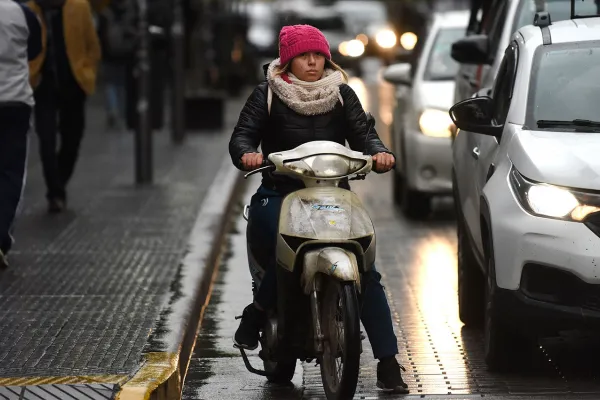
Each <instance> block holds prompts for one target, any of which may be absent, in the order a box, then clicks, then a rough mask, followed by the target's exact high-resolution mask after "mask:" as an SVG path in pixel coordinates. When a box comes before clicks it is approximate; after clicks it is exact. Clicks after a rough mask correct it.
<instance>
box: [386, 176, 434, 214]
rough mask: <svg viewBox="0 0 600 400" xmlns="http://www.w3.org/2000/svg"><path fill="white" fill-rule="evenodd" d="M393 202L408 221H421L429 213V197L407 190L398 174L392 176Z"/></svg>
mask: <svg viewBox="0 0 600 400" xmlns="http://www.w3.org/2000/svg"><path fill="white" fill-rule="evenodd" d="M394 200H395V201H396V203H397V204H399V205H400V209H401V210H402V213H403V214H404V216H406V217H407V218H409V219H413V220H419V219H423V218H425V217H427V216H428V215H429V214H430V213H431V197H430V196H429V195H428V194H426V193H422V192H418V191H416V190H411V189H409V188H408V184H407V183H406V179H405V178H404V177H403V176H402V175H400V174H394Z"/></svg>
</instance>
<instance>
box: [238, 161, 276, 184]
mask: <svg viewBox="0 0 600 400" xmlns="http://www.w3.org/2000/svg"><path fill="white" fill-rule="evenodd" d="M274 168H275V164H273V162H272V161H271V160H269V159H267V158H265V159H263V162H262V166H261V167H260V168H256V169H255V170H253V171H250V172H248V173H247V174H246V175H244V179H248V177H249V176H251V175H254V174H258V173H259V172H263V171H266V170H269V169H274Z"/></svg>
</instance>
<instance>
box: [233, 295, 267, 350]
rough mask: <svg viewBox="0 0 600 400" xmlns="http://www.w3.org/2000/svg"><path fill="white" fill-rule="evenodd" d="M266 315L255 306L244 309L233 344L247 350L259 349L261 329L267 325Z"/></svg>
mask: <svg viewBox="0 0 600 400" xmlns="http://www.w3.org/2000/svg"><path fill="white" fill-rule="evenodd" d="M265 318H266V315H265V313H264V312H263V311H260V310H259V309H257V308H256V307H255V306H254V304H250V305H249V306H247V307H246V308H244V312H243V313H242V316H241V319H242V322H240V326H239V327H238V329H237V331H235V336H234V337H233V342H234V343H235V344H236V345H237V346H238V347H242V348H244V349H246V350H254V349H256V348H257V347H258V335H259V332H260V328H261V327H262V326H263V324H264V323H265Z"/></svg>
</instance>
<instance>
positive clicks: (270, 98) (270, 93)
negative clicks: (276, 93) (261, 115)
mask: <svg viewBox="0 0 600 400" xmlns="http://www.w3.org/2000/svg"><path fill="white" fill-rule="evenodd" d="M271 103H273V91H272V90H271V86H268V85H267V110H269V115H271Z"/></svg>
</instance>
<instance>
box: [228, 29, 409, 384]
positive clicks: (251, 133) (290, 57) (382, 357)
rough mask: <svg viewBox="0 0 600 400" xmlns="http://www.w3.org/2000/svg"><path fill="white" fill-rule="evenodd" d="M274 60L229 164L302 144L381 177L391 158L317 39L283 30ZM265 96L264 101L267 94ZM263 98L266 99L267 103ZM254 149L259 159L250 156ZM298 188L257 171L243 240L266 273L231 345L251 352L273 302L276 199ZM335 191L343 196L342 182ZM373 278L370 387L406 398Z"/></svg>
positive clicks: (373, 274) (373, 275) (252, 162)
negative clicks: (361, 159)
mask: <svg viewBox="0 0 600 400" xmlns="http://www.w3.org/2000/svg"><path fill="white" fill-rule="evenodd" d="M279 43H280V44H279V55H280V57H279V58H278V59H276V60H274V61H273V62H271V63H270V64H269V65H268V66H265V70H266V81H265V82H263V83H261V84H260V85H258V87H256V88H255V89H254V91H253V92H252V94H251V95H250V97H249V98H248V100H247V102H246V104H245V106H244V108H243V110H242V112H241V114H240V117H239V120H238V123H237V125H236V127H235V129H234V131H233V134H232V137H231V141H230V142H229V153H230V154H231V158H232V161H233V163H234V164H235V165H236V166H237V167H238V168H239V169H242V170H246V171H250V170H254V169H257V168H259V167H261V166H262V163H263V159H264V158H266V157H268V155H269V154H270V153H274V152H278V151H285V150H290V149H293V148H295V147H297V146H299V145H301V144H304V143H306V142H310V141H315V140H328V141H333V142H337V143H340V144H342V145H345V143H346V141H348V143H349V145H350V147H351V148H352V149H353V150H355V151H361V152H365V153H367V154H370V155H372V156H373V161H374V170H375V171H376V172H378V173H383V172H387V171H389V170H390V169H392V168H393V167H394V164H395V158H394V156H393V154H392V153H391V152H390V151H389V150H388V149H387V148H386V147H385V146H384V144H383V143H382V142H381V140H380V139H379V136H378V135H377V132H376V131H375V129H374V128H371V129H369V124H368V121H367V114H366V113H365V111H364V110H363V108H362V105H361V104H360V101H359V99H358V97H357V96H356V93H355V92H354V91H353V90H352V89H351V88H350V86H348V85H347V84H346V82H347V80H348V76H347V75H346V73H345V72H344V71H343V70H342V69H341V68H340V67H339V66H338V65H337V64H335V63H334V62H333V61H332V60H331V52H330V49H329V43H328V42H327V39H326V38H325V36H324V35H323V34H322V33H321V32H320V31H319V30H318V29H317V28H314V27H312V26H309V25H294V26H285V27H283V28H282V30H281V32H280V34H279ZM270 93H272V98H271V94H270ZM268 99H269V100H268ZM259 145H260V146H261V150H262V153H259V152H258V147H259ZM303 187H304V184H303V183H302V182H301V181H297V180H295V179H292V178H289V177H282V176H274V175H272V174H270V173H268V172H263V180H262V184H261V186H260V187H259V188H258V191H257V192H256V194H254V196H253V197H252V200H251V203H250V211H249V216H248V229H247V237H248V243H249V246H250V247H251V248H252V251H253V254H254V256H255V257H256V258H257V259H259V263H260V264H261V265H267V271H266V273H265V276H264V278H263V280H262V283H261V285H260V288H259V289H258V291H257V292H256V294H255V297H254V302H253V303H252V304H250V305H248V306H247V307H246V308H245V309H244V312H243V314H242V320H241V323H240V326H239V328H238V330H237V331H236V333H235V337H234V341H235V343H236V344H237V345H238V346H240V347H243V348H246V349H249V350H253V349H255V348H256V347H258V339H259V331H260V327H261V326H263V324H264V321H265V319H266V317H267V314H266V311H268V310H270V309H273V308H274V307H275V305H276V302H277V297H276V296H277V284H276V279H277V278H276V273H275V268H276V260H275V246H276V236H277V224H278V218H279V212H280V208H281V203H282V200H283V198H284V197H285V196H286V195H287V194H289V193H290V192H293V191H295V190H298V189H302V188H303ZM341 187H344V188H345V189H348V190H349V189H350V186H349V185H348V183H347V182H344V183H343V185H341ZM380 280H381V275H380V274H379V272H377V271H376V270H375V269H374V268H373V269H372V270H371V271H370V272H368V273H366V274H364V275H363V284H364V285H365V286H364V290H363V293H364V295H363V296H362V297H363V298H362V315H361V320H362V322H363V325H364V327H365V329H366V331H367V335H368V337H369V340H370V342H371V346H372V348H373V354H374V356H375V358H377V359H379V363H378V365H377V386H378V387H380V388H382V389H385V390H388V391H393V392H395V393H408V389H407V387H408V386H407V385H406V384H405V383H404V381H403V380H402V376H401V373H400V365H399V364H398V361H397V360H396V357H395V356H396V354H398V343H397V339H396V335H395V334H394V330H393V326H392V317H391V313H390V308H389V305H388V303H387V298H386V296H385V292H384V289H383V286H382V285H381V283H380Z"/></svg>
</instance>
